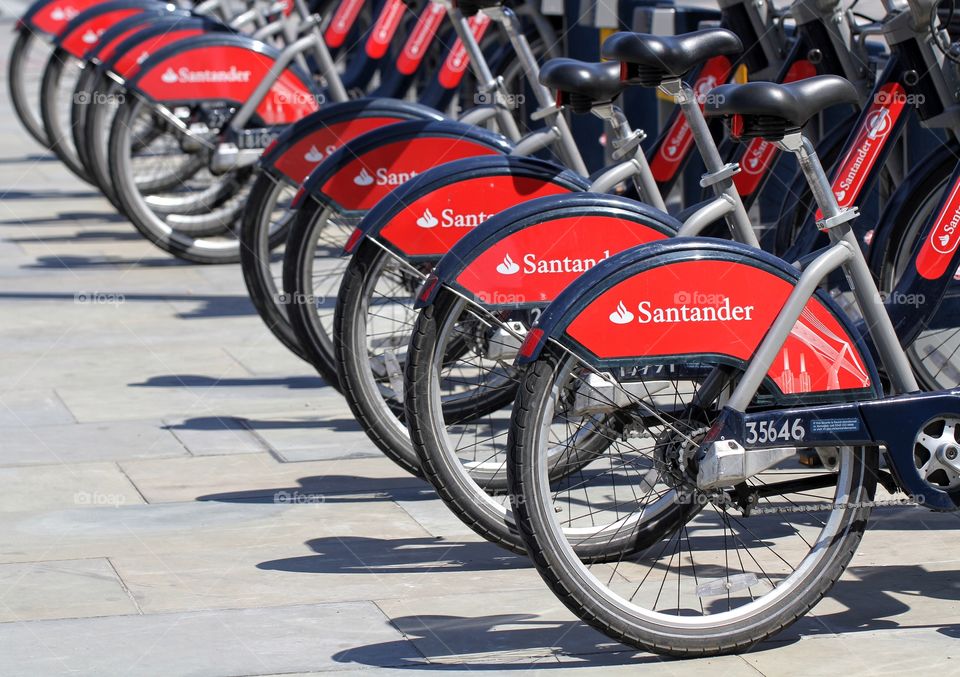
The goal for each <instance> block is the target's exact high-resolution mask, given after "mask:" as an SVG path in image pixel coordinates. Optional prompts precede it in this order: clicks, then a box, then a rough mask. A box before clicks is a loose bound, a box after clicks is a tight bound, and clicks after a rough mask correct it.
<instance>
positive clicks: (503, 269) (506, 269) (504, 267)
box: [497, 254, 520, 275]
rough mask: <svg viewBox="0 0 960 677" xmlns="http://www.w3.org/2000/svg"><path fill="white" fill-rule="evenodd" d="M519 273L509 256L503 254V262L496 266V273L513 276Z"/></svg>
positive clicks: (517, 267)
mask: <svg viewBox="0 0 960 677" xmlns="http://www.w3.org/2000/svg"><path fill="white" fill-rule="evenodd" d="M519 271H520V266H518V265H517V264H516V262H515V261H514V260H513V259H512V258H510V255H509V254H504V256H503V261H501V262H500V263H499V264H497V272H498V273H500V274H501V275H513V274H514V273H517V272H519Z"/></svg>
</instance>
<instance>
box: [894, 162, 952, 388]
mask: <svg viewBox="0 0 960 677" xmlns="http://www.w3.org/2000/svg"><path fill="white" fill-rule="evenodd" d="M955 166H956V159H955V158H954V156H953V155H952V154H950V156H949V158H948V159H946V160H944V161H943V162H941V163H940V166H939V167H937V168H936V169H934V170H932V171H931V172H930V175H929V176H928V177H927V178H926V180H925V181H923V182H922V184H921V185H920V186H918V187H917V188H916V189H915V190H913V191H911V194H910V196H909V197H908V199H907V201H906V202H905V203H904V205H903V208H902V209H900V210H899V212H898V213H899V214H902V215H904V218H903V219H900V220H898V222H897V226H898V227H897V228H896V230H895V231H894V233H893V234H892V236H891V237H890V238H888V239H887V240H886V241H885V242H884V243H882V245H881V248H882V251H880V252H878V253H875V260H879V262H880V263H879V267H876V266H875V270H876V274H877V278H878V287H879V289H880V291H881V292H883V293H886V294H888V295H889V294H891V293H892V292H893V291H894V290H895V289H896V286H897V283H898V282H899V280H900V277H901V276H902V275H903V273H904V271H905V270H906V269H907V267H908V266H910V265H912V262H913V258H914V256H915V255H916V253H917V251H918V250H919V248H920V246H921V245H922V244H923V243H922V241H921V239H920V238H921V237H922V236H923V232H924V229H925V227H926V226H927V223H928V221H930V219H932V218H933V217H934V212H935V211H936V209H937V207H938V206H939V204H940V201H941V199H942V198H943V194H944V192H945V191H946V189H947V184H948V181H949V180H950V178H951V176H952V174H953V170H954V168H955ZM877 256H879V259H876V257H877ZM957 299H960V280H958V279H957V277H956V275H954V277H953V278H952V279H951V280H950V282H949V285H948V287H947V291H946V294H945V295H944V299H943V302H942V303H941V304H940V307H939V308H938V309H937V311H936V312H935V313H934V315H933V317H932V318H931V319H930V322H929V323H928V325H927V327H926V328H925V329H924V330H923V331H921V332H920V333H919V334H918V335H917V337H916V338H915V339H914V340H913V342H912V343H911V344H910V345H909V346H905V348H906V352H907V357H908V358H909V359H910V365H911V366H912V367H913V373H914V374H915V375H916V377H917V381H918V382H919V383H920V385H921V386H922V387H923V388H925V389H926V390H945V389H950V388H955V387H957V385H958V384H960V318H958V317H957V315H956V311H955V308H956V305H955V304H956V302H957ZM894 301H897V299H894ZM902 302H904V303H912V302H914V301H913V300H912V299H910V298H909V295H907V298H904V299H902Z"/></svg>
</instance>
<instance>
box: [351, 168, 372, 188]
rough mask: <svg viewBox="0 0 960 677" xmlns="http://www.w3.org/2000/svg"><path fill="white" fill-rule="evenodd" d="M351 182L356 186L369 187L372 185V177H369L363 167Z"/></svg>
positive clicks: (368, 173)
mask: <svg viewBox="0 0 960 677" xmlns="http://www.w3.org/2000/svg"><path fill="white" fill-rule="evenodd" d="M353 182H354V183H355V184H357V185H358V186H370V185H372V184H373V177H372V176H370V172H368V171H367V169H366V167H364V168H363V169H361V170H360V173H359V174H357V175H356V176H355V177H353Z"/></svg>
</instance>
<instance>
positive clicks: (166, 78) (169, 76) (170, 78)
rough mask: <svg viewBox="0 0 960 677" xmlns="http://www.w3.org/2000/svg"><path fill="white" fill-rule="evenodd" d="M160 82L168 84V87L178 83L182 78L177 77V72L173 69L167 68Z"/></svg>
mask: <svg viewBox="0 0 960 677" xmlns="http://www.w3.org/2000/svg"><path fill="white" fill-rule="evenodd" d="M160 80H162V81H163V82H166V83H167V84H168V85H172V84H173V83H175V82H178V81H179V80H180V78H178V77H177V72H176V71H175V70H173V69H172V68H167V70H165V71H164V72H163V75H161V76H160Z"/></svg>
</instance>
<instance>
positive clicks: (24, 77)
mask: <svg viewBox="0 0 960 677" xmlns="http://www.w3.org/2000/svg"><path fill="white" fill-rule="evenodd" d="M52 52H53V49H52V48H51V47H50V45H49V44H48V43H47V42H45V41H44V40H43V39H41V38H40V37H38V36H37V34H36V33H34V32H33V31H32V30H30V28H28V27H26V26H24V27H22V28H21V29H20V30H19V31H17V39H16V40H14V41H13V47H12V48H11V49H10V61H9V62H8V63H7V84H8V86H9V88H10V100H11V101H12V102H13V110H14V111H15V112H16V114H17V117H18V118H19V119H20V122H21V123H22V124H23V126H24V128H25V129H26V130H27V132H28V133H29V134H30V136H32V137H33V138H34V139H36V140H37V142H38V143H40V145H42V146H43V147H44V148H48V147H49V145H50V143H49V141H48V139H47V133H46V131H45V130H44V129H43V120H42V118H41V116H40V84H41V81H42V80H43V70H44V67H45V66H46V65H47V62H48V61H49V60H50V54H51V53H52Z"/></svg>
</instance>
